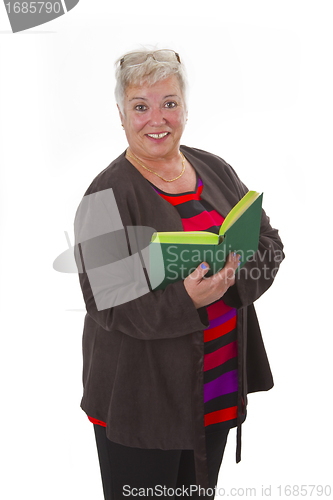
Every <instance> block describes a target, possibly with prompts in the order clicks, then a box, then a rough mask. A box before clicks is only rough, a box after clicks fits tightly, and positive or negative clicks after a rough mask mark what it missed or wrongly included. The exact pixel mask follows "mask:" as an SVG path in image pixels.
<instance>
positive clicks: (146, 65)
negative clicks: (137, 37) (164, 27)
mask: <svg viewBox="0 0 333 500" xmlns="http://www.w3.org/2000/svg"><path fill="white" fill-rule="evenodd" d="M156 50H161V49H157V48H155V49H148V48H143V49H142V50H133V51H131V52H127V53H126V54H123V55H122V56H121V57H119V58H118V59H117V61H116V62H115V67H116V88H115V92H114V94H115V98H116V102H117V104H118V106H119V108H120V111H121V112H122V114H124V99H125V92H126V89H127V87H128V86H129V85H137V86H140V85H143V84H144V83H147V84H148V85H153V84H154V83H156V82H158V81H160V80H164V79H165V78H168V77H169V76H171V75H176V77H177V78H178V81H179V85H180V88H181V91H182V93H183V97H184V101H185V108H186V110H187V109H188V106H187V94H188V81H187V75H186V70H185V67H184V64H183V62H182V61H181V63H179V62H178V61H177V60H176V59H175V58H174V57H173V56H172V54H171V53H170V60H167V61H165V62H157V61H155V59H153V57H147V59H146V61H145V62H143V63H142V64H140V65H138V66H131V65H132V64H135V61H136V60H138V58H140V57H144V56H148V54H152V53H153V52H155V51H156ZM168 50H169V49H168ZM123 58H125V60H124V62H123V63H122V64H121V60H122V59H123Z"/></svg>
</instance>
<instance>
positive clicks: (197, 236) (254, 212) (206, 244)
mask: <svg viewBox="0 0 333 500" xmlns="http://www.w3.org/2000/svg"><path fill="white" fill-rule="evenodd" d="M262 196H263V194H262V193H261V194H259V193H257V192H256V191H248V192H247V193H246V195H245V196H244V197H243V198H242V199H241V200H240V201H239V202H238V203H237V205H235V206H234V208H233V209H232V210H231V211H230V212H229V214H228V215H227V216H226V218H225V220H224V221H223V224H222V225H221V227H220V230H219V234H215V233H211V232H209V231H171V232H156V233H154V234H153V235H152V238H151V243H150V245H149V271H150V272H149V276H150V282H151V287H152V289H153V290H159V289H164V288H165V287H166V286H167V285H168V284H169V283H173V282H175V281H179V280H180V279H185V278H186V277H187V276H188V275H189V274H190V273H191V272H192V271H194V270H195V269H196V268H197V267H198V265H199V264H200V262H203V261H205V262H207V263H208V264H209V271H208V272H207V273H206V276H211V275H213V274H215V273H217V272H218V271H220V270H221V269H222V268H223V267H224V264H225V261H226V259H227V257H228V255H229V253H230V252H236V253H238V254H240V255H241V265H240V266H239V268H238V269H240V268H241V267H242V266H243V265H244V264H245V263H246V262H247V260H248V259H249V258H250V257H251V256H252V255H253V254H254V253H255V252H256V251H257V249H258V243H259V233H260V222H261V206H262ZM161 263H162V264H161ZM238 269H237V271H238ZM237 271H236V272H237Z"/></svg>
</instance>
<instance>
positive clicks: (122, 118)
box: [117, 104, 124, 124]
mask: <svg viewBox="0 0 333 500" xmlns="http://www.w3.org/2000/svg"><path fill="white" fill-rule="evenodd" d="M117 108H118V112H119V116H120V121H121V123H122V124H123V123H124V121H123V120H124V117H123V114H122V112H121V111H120V108H119V106H118V104H117Z"/></svg>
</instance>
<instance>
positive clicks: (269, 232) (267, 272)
mask: <svg viewBox="0 0 333 500" xmlns="http://www.w3.org/2000/svg"><path fill="white" fill-rule="evenodd" d="M227 165H228V164H227ZM228 167H229V172H228V173H229V177H230V178H231V180H232V182H233V183H234V185H235V189H236V190H237V192H238V195H239V199H241V198H242V197H243V196H244V195H245V194H246V193H247V192H248V188H247V187H246V186H245V184H243V183H242V182H241V180H240V179H239V177H238V176H237V174H236V172H235V171H234V170H233V168H232V167H231V166H230V165H228ZM284 257H285V255H284V252H283V243H282V241H281V238H280V236H279V232H278V230H277V229H274V228H273V227H272V226H271V225H270V219H269V217H268V216H267V215H266V213H265V211H264V210H262V216H261V225H260V235H259V246H258V250H257V252H256V253H255V254H254V255H253V256H252V257H251V258H250V259H249V260H248V261H247V263H246V264H244V266H243V267H242V269H240V270H239V271H238V273H237V274H236V280H235V284H234V285H233V286H232V287H230V288H229V289H228V290H227V292H226V293H225V295H224V296H223V300H224V302H225V303H226V304H228V305H229V306H232V307H237V308H241V307H245V306H248V305H250V304H252V303H253V302H254V301H255V300H257V299H258V298H259V297H260V296H261V295H262V294H263V293H264V292H265V291H266V290H267V289H268V288H269V287H270V286H271V285H272V283H273V281H274V279H275V276H276V274H277V272H278V270H279V267H280V264H281V262H282V260H283V259H284Z"/></svg>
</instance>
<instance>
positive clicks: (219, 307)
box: [207, 299, 232, 321]
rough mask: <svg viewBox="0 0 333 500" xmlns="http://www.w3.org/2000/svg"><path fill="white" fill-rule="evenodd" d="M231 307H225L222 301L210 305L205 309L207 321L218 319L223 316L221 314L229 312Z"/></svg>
mask: <svg viewBox="0 0 333 500" xmlns="http://www.w3.org/2000/svg"><path fill="white" fill-rule="evenodd" d="M231 309H232V307H230V306H227V304H226V303H225V302H223V299H220V300H219V301H218V302H215V303H214V304H211V305H210V306H208V307H207V313H208V318H209V321H212V320H213V319H216V318H218V317H219V316H223V314H225V313H227V312H229V311H231Z"/></svg>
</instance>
